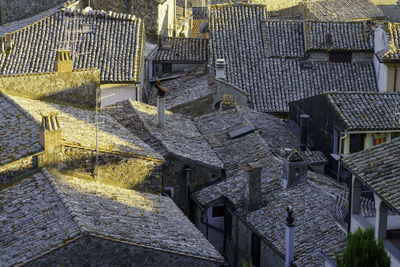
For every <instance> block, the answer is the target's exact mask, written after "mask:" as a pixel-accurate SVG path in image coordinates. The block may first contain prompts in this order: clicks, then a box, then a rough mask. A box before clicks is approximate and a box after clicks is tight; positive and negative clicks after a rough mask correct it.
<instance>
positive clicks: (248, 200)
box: [243, 162, 262, 212]
mask: <svg viewBox="0 0 400 267" xmlns="http://www.w3.org/2000/svg"><path fill="white" fill-rule="evenodd" d="M243 169H244V170H245V171H246V172H247V179H246V180H245V184H244V186H245V188H244V194H245V196H244V199H243V200H244V207H243V211H244V212H252V211H255V210H257V209H259V208H260V207H261V205H262V200H261V170H262V165H261V164H259V163H257V162H250V163H246V164H244V165H243Z"/></svg>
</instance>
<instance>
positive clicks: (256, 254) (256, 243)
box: [251, 233, 261, 267]
mask: <svg viewBox="0 0 400 267" xmlns="http://www.w3.org/2000/svg"><path fill="white" fill-rule="evenodd" d="M260 250H261V242H260V238H259V237H258V236H257V235H256V234H254V233H253V234H252V235H251V258H252V259H253V266H255V267H258V266H260Z"/></svg>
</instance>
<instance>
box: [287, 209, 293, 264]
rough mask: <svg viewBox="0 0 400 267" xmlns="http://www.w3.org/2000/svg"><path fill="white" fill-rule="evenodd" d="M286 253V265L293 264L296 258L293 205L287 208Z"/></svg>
mask: <svg viewBox="0 0 400 267" xmlns="http://www.w3.org/2000/svg"><path fill="white" fill-rule="evenodd" d="M286 211H287V214H288V215H287V218H286V255H285V267H290V266H292V263H293V260H294V218H293V207H292V206H288V207H287V208H286Z"/></svg>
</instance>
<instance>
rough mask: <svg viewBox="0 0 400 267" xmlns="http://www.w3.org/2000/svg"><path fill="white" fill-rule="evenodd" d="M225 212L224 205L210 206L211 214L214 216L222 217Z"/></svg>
mask: <svg viewBox="0 0 400 267" xmlns="http://www.w3.org/2000/svg"><path fill="white" fill-rule="evenodd" d="M224 214H225V207H224V206H218V207H213V208H212V216H213V217H214V218H216V217H224Z"/></svg>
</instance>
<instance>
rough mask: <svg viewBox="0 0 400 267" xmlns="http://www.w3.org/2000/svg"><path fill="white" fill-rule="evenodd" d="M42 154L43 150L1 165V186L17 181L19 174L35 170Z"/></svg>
mask: <svg viewBox="0 0 400 267" xmlns="http://www.w3.org/2000/svg"><path fill="white" fill-rule="evenodd" d="M42 155H43V152H41V153H38V154H35V155H31V156H28V157H25V158H22V159H19V160H16V161H13V162H11V163H10V164H6V165H3V166H0V188H2V187H5V186H7V185H10V184H13V183H15V182H17V180H18V177H19V176H22V175H24V174H28V173H30V172H34V171H35V170H36V169H37V166H35V165H37V163H38V161H39V159H38V158H39V157H41V156H42ZM34 158H35V159H34Z"/></svg>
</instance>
